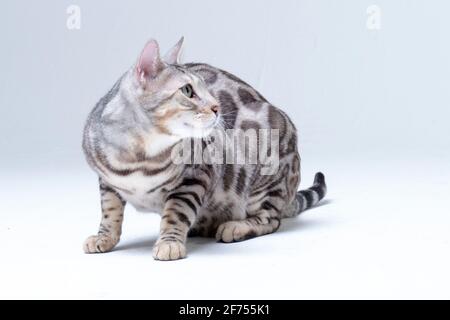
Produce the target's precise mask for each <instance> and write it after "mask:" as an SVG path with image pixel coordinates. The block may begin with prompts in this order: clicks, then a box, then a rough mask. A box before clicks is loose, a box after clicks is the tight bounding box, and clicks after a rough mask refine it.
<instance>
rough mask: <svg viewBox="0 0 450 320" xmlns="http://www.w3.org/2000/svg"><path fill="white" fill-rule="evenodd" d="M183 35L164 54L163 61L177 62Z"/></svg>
mask: <svg viewBox="0 0 450 320" xmlns="http://www.w3.org/2000/svg"><path fill="white" fill-rule="evenodd" d="M183 42H184V37H181V39H180V40H178V42H177V43H176V44H175V45H174V46H173V47H172V48H171V49H170V50H169V51H168V52H167V53H166V54H165V55H164V58H163V60H164V62H166V63H168V64H179V63H180V56H181V49H182V48H183Z"/></svg>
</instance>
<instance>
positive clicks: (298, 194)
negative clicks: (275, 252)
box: [83, 40, 326, 260]
mask: <svg viewBox="0 0 450 320" xmlns="http://www.w3.org/2000/svg"><path fill="white" fill-rule="evenodd" d="M181 43H182V40H181V41H180V42H179V43H177V45H176V46H175V47H174V48H172V49H171V50H170V51H169V53H168V54H167V55H166V58H165V59H166V60H165V61H164V60H162V59H160V57H159V48H158V46H157V43H156V42H155V41H150V42H149V43H148V44H147V46H146V47H145V49H144V50H143V53H142V54H141V57H140V58H139V60H138V62H137V63H136V65H135V66H133V67H132V68H131V69H130V70H128V71H127V72H126V73H125V74H124V75H123V76H122V77H121V78H120V79H119V80H118V81H117V83H116V84H115V85H114V86H113V88H112V89H111V90H110V91H109V92H108V93H107V94H106V95H105V96H104V97H103V98H102V99H100V101H99V102H98V103H97V105H96V106H95V108H94V109H93V110H92V112H91V113H90V115H89V117H88V120H87V122H86V126H85V130H84V135H83V150H84V153H85V155H86V159H87V161H88V163H89V165H90V166H91V167H92V169H93V170H94V171H95V172H96V173H97V174H98V175H99V177H100V180H99V181H100V193H101V200H102V220H101V225H100V229H99V232H98V234H97V235H95V236H91V237H89V238H88V239H87V240H86V242H85V244H84V250H85V252H87V253H96V252H106V251H109V250H112V249H113V248H114V246H115V245H116V244H117V243H118V242H119V239H120V234H121V225H122V221H123V212H124V208H125V205H126V203H130V204H131V205H133V206H134V207H135V208H136V209H137V210H140V211H146V212H156V213H159V214H160V215H161V226H160V236H159V239H158V241H157V242H156V244H155V246H154V249H153V256H154V258H155V259H158V260H175V259H179V258H183V257H185V256H186V246H185V243H186V239H187V237H188V236H207V237H215V238H216V239H217V240H218V241H222V242H234V241H241V240H245V239H249V238H252V237H256V236H261V235H264V234H268V233H272V232H274V231H276V230H277V229H278V228H279V226H280V223H281V219H282V218H285V217H292V216H295V215H297V214H299V213H300V212H301V211H303V210H305V209H307V208H310V207H311V206H313V205H315V204H316V203H317V202H318V201H320V200H321V199H322V198H323V197H324V196H325V193H326V184H325V178H324V176H323V174H322V173H317V174H316V177H315V180H314V184H313V186H311V187H310V188H308V189H306V190H302V191H297V189H298V186H299V183H300V156H299V154H298V149H297V131H296V128H295V126H294V124H293V122H292V121H291V120H290V118H289V117H288V116H287V115H286V114H285V113H284V112H283V111H281V110H280V109H278V108H277V107H275V106H273V105H272V104H271V103H270V102H268V101H267V100H266V99H265V98H264V97H263V96H262V95H261V94H260V93H259V92H257V91H256V90H255V89H253V88H252V87H251V86H250V85H248V84H247V83H245V82H244V81H242V80H241V79H239V78H238V77H236V76H234V75H232V74H231V73H228V72H226V71H224V70H220V69H218V68H215V67H212V66H210V65H207V64H203V63H188V64H184V65H182V64H178V53H179V49H180V47H181ZM186 85H190V86H191V87H192V90H193V91H194V92H195V95H193V96H192V97H189V96H187V95H186V90H184V91H183V88H184V87H185V86H186ZM180 88H181V89H180ZM183 92H184V93H183ZM188 92H189V90H188ZM213 128H216V129H217V128H221V130H226V129H241V130H243V131H242V132H243V134H244V136H240V138H239V139H237V140H238V143H239V145H238V147H239V148H242V150H245V151H246V152H247V154H248V155H249V156H251V155H256V154H257V153H258V151H260V150H259V148H260V145H259V144H257V146H256V147H255V146H252V145H248V144H246V142H245V141H246V136H245V134H247V133H248V132H249V131H248V130H250V129H251V130H254V132H260V131H259V130H268V129H278V133H279V149H280V150H279V151H280V152H279V165H278V166H277V167H274V168H272V169H273V170H272V171H273V172H271V174H269V175H265V174H262V173H261V172H262V170H263V169H265V165H269V167H270V166H271V165H273V164H274V160H273V158H271V157H270V156H269V154H266V155H261V154H258V159H259V160H260V162H258V163H243V164H236V163H235V164H226V163H225V164H208V163H204V162H202V163H195V162H194V164H176V163H174V162H173V161H172V158H171V155H173V153H174V152H176V150H178V149H177V148H179V147H180V146H181V145H183V144H186V143H187V144H190V145H191V146H192V148H193V149H192V150H195V146H196V145H201V146H203V147H207V146H210V145H211V143H212V142H211V136H212V134H213V133H212V129H213ZM223 132H225V131H223ZM227 138H229V139H231V138H232V137H230V136H227ZM262 138H265V139H267V137H264V136H258V137H257V139H258V141H259V139H262ZM270 154H271V155H273V153H272V152H271V153H270ZM187 156H188V157H192V158H195V154H194V153H193V154H188V155H187ZM264 161H265V162H264Z"/></svg>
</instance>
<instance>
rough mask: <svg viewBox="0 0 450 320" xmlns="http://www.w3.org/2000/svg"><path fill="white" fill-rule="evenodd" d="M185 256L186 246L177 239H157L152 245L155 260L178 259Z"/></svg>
mask: <svg viewBox="0 0 450 320" xmlns="http://www.w3.org/2000/svg"><path fill="white" fill-rule="evenodd" d="M185 257H186V246H185V245H184V244H182V243H180V242H177V241H167V240H166V241H158V242H156V244H155V246H154V247H153V258H155V260H163V261H168V260H178V259H183V258H185Z"/></svg>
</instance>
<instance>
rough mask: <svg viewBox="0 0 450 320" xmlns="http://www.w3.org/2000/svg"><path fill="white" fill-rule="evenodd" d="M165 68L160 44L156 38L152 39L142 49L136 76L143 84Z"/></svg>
mask: <svg viewBox="0 0 450 320" xmlns="http://www.w3.org/2000/svg"><path fill="white" fill-rule="evenodd" d="M163 69H164V63H163V62H162V61H161V58H160V56H159V46H158V42H156V40H153V39H151V40H150V41H149V42H147V44H146V45H145V47H144V49H143V50H142V53H141V56H140V57H139V60H138V62H137V65H136V76H137V77H138V80H139V82H140V83H141V84H142V85H145V84H146V83H147V82H148V81H151V80H152V79H154V78H156V76H157V75H158V74H159V73H160V72H161V71H162V70H163Z"/></svg>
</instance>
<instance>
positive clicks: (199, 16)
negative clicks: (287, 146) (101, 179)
mask: <svg viewBox="0 0 450 320" xmlns="http://www.w3.org/2000/svg"><path fill="white" fill-rule="evenodd" d="M70 4H77V5H79V6H80V8H81V29H80V30H68V29H67V28H66V19H67V16H68V15H67V14H66V9H67V7H68V6H69V5H70ZM372 4H376V5H378V6H379V8H381V29H380V30H369V29H368V28H367V27H366V21H367V18H368V16H367V13H366V9H367V8H368V6H369V5H372ZM449 10H450V4H449V3H448V1H444V0H442V1H438V0H434V1H425V0H409V1H406V0H389V1H386V0H385V1H381V0H379V1H365V0H360V1H358V0H353V1H352V0H345V1H331V0H328V1H326V0H321V1H317V0H314V1H313V0H311V1H299V0H295V1H294V0H292V1H287V0H285V1H261V0H258V1H256V0H254V1H238V0H232V1H220V2H219V1H198V0H197V1H196V0H193V1H189V2H186V1H162V0H161V1H87V0H84V1H77V0H73V1H70V2H69V1H50V0H45V1H39V2H37V1H35V2H31V1H23V0H22V1H12V0H9V1H3V3H2V10H1V11H0V39H2V41H1V50H0V70H1V76H0V150H1V153H0V155H1V157H0V197H1V204H2V207H1V209H0V298H145V299H170V298H172V299H174V298H186V299H188V298H190V299H198V298H203V299H214V298H223V299H231V298H235V299H237V298H245V299H258V298H264V299H300V298H307V299H312V298H344V299H346V298H360V299H365V298H388V299H390V298H447V299H448V298H450V289H449V286H450V276H449V273H448V270H449V269H450V243H449V241H450V204H449V200H448V199H449V194H450V183H449V180H450V168H449V162H450V137H449V135H450V129H449V127H448V123H449V119H450V111H449V107H450V104H449V102H450V87H449V76H450V62H449V57H450V45H449V31H450V20H449V19H448V12H449ZM181 35H184V36H185V39H186V41H185V52H184V61H186V62H188V61H201V62H207V63H210V64H213V65H215V66H217V67H221V68H224V69H226V70H228V71H230V72H232V73H234V74H236V75H238V76H239V77H241V78H243V79H244V80H245V81H247V82H249V83H250V84H252V85H253V86H254V87H255V88H257V89H258V90H259V91H260V92H261V93H262V94H263V95H264V96H266V97H267V98H268V99H269V100H270V101H271V102H272V103H273V104H275V105H276V106H279V107H281V108H282V109H284V110H285V111H286V112H287V113H288V114H289V115H290V116H291V117H292V119H293V121H294V122H295V124H296V125H297V127H298V129H299V132H300V149H301V157H302V174H303V179H302V187H307V186H308V185H309V184H310V183H311V182H312V178H313V175H314V173H315V172H316V171H318V170H321V171H323V172H324V173H325V175H326V177H327V182H328V186H329V194H328V197H327V200H326V201H325V202H324V203H323V205H321V206H319V207H317V208H314V209H312V210H310V211H307V212H305V213H304V214H303V215H302V216H300V217H298V218H295V219H290V220H285V221H283V225H282V227H281V229H280V230H279V231H278V232H277V233H275V234H272V235H269V236H265V237H261V238H256V239H253V240H250V241H245V242H241V243H236V244H220V243H215V242H214V241H213V240H212V239H200V238H195V239H191V240H190V241H189V243H188V258H187V259H184V260H181V261H176V262H167V263H165V262H157V261H154V260H153V259H152V257H151V247H152V245H153V243H154V241H155V240H156V237H157V234H158V225H159V218H158V217H157V216H156V215H145V214H140V213H136V212H135V210H134V209H133V208H131V207H129V208H127V212H126V221H125V224H124V234H123V237H122V241H121V243H120V244H119V245H118V247H117V248H116V250H115V251H114V252H111V253H107V254H102V255H85V254H83V253H82V250H81V244H82V242H83V241H84V239H85V238H86V237H87V236H88V235H90V234H93V233H95V232H96V231H97V226H98V224H99V219H100V203H99V198H98V190H97V179H96V177H95V175H94V174H93V173H92V172H91V171H90V169H89V168H88V166H87V165H86V164H85V161H84V158H83V154H82V152H81V132H82V127H83V124H84V120H85V118H86V116H87V114H88V112H89V111H90V109H91V108H92V107H93V106H94V104H95V103H96V102H97V100H98V99H99V98H100V97H101V96H102V95H103V94H104V93H105V92H107V91H108V89H109V88H110V87H111V86H112V84H113V83H114V82H115V81H116V79H117V78H118V77H119V76H120V75H121V74H122V73H123V72H124V71H125V70H126V69H127V68H128V67H129V66H131V65H132V64H133V63H134V61H135V59H136V58H137V56H138V54H139V52H140V50H141V49H142V47H143V45H144V44H145V42H146V41H147V40H148V39H149V38H150V37H153V38H156V39H158V40H159V42H160V45H161V47H162V51H164V50H165V49H168V48H169V47H170V46H172V45H173V44H174V43H175V42H176V41H177V40H178V39H179V37H180V36H181Z"/></svg>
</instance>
